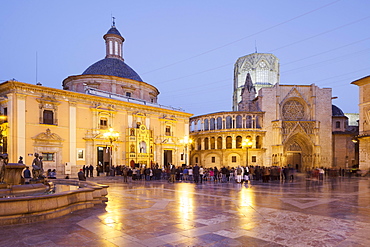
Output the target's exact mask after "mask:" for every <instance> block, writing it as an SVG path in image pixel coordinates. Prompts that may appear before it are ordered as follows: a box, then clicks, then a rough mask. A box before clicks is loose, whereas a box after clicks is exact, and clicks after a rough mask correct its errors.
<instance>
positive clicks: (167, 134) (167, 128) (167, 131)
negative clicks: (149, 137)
mask: <svg viewBox="0 0 370 247" xmlns="http://www.w3.org/2000/svg"><path fill="white" fill-rule="evenodd" d="M170 135H171V126H166V136H170Z"/></svg>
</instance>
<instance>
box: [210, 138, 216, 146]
mask: <svg viewBox="0 0 370 247" xmlns="http://www.w3.org/2000/svg"><path fill="white" fill-rule="evenodd" d="M215 148H216V142H215V138H214V137H211V149H215Z"/></svg>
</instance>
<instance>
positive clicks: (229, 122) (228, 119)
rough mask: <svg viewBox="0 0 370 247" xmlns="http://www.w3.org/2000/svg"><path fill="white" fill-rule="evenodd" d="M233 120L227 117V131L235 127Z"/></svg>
mask: <svg viewBox="0 0 370 247" xmlns="http://www.w3.org/2000/svg"><path fill="white" fill-rule="evenodd" d="M232 122H233V120H232V118H231V117H230V116H227V117H226V129H231V128H232V126H233V123H232Z"/></svg>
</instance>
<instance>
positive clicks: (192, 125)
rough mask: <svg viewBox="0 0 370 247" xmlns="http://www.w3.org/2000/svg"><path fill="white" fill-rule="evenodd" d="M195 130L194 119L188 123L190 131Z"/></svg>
mask: <svg viewBox="0 0 370 247" xmlns="http://www.w3.org/2000/svg"><path fill="white" fill-rule="evenodd" d="M194 131H195V123H194V121H193V122H191V124H190V132H194Z"/></svg>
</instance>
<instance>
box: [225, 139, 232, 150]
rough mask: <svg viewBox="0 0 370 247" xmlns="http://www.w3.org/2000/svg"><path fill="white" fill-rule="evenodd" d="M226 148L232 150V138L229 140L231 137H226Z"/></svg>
mask: <svg viewBox="0 0 370 247" xmlns="http://www.w3.org/2000/svg"><path fill="white" fill-rule="evenodd" d="M226 148H227V149H231V148H233V138H231V136H228V137H226Z"/></svg>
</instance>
